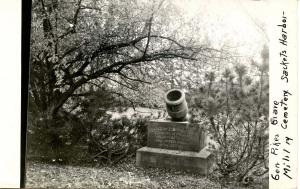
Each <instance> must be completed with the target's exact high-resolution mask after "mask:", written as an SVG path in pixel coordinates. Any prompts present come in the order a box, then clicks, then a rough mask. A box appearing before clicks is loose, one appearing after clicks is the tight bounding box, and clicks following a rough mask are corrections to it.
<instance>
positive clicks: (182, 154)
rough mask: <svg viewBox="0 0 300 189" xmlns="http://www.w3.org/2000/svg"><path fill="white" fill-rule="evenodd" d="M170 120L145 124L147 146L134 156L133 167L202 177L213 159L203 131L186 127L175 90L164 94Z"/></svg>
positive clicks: (182, 101) (180, 98)
mask: <svg viewBox="0 0 300 189" xmlns="http://www.w3.org/2000/svg"><path fill="white" fill-rule="evenodd" d="M165 101H166V108H167V112H168V115H169V116H170V119H159V120H152V121H149V122H148V123H147V146H146V147H143V148H140V149H138V150H137V152H136V164H137V165H138V166H146V167H166V168H176V169H181V170H186V171H192V172H197V173H200V174H203V175H206V174H207V173H209V172H210V168H211V165H212V163H213V155H212V153H211V152H210V151H209V150H208V146H207V144H206V143H207V140H206V134H205V131H204V130H203V129H202V127H201V126H200V125H199V124H195V123H190V122H189V120H188V119H189V118H188V106H187V102H186V100H185V94H184V93H183V92H182V91H181V90H178V89H172V90H170V91H168V92H167V93H166V97H165Z"/></svg>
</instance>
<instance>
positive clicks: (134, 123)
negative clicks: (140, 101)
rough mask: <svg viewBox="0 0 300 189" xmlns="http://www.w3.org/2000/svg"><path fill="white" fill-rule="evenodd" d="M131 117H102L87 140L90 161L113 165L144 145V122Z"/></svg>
mask: <svg viewBox="0 0 300 189" xmlns="http://www.w3.org/2000/svg"><path fill="white" fill-rule="evenodd" d="M148 119H149V117H146V118H143V117H141V116H138V115H133V116H132V117H131V118H127V117H125V116H124V117H122V118H120V119H116V120H111V119H110V116H106V117H103V118H102V120H101V124H99V126H98V127H96V128H94V129H93V130H92V131H91V134H90V137H89V139H88V145H89V153H90V157H89V159H90V160H93V161H97V162H100V163H109V164H114V163H117V162H119V161H120V160H122V159H123V158H126V157H127V156H131V155H134V154H135V151H136V150H137V149H138V148H140V147H142V146H144V145H146V121H147V120H148Z"/></svg>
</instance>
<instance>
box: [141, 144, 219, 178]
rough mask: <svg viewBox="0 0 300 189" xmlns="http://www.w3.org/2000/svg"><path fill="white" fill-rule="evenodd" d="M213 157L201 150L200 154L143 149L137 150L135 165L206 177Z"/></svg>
mask: <svg viewBox="0 0 300 189" xmlns="http://www.w3.org/2000/svg"><path fill="white" fill-rule="evenodd" d="M212 163H213V156H212V154H211V153H210V152H209V151H208V150H207V148H203V149H202V150H201V151H200V152H192V151H179V150H168V149H160V148H150V147H143V148H140V149H139V150H137V153H136V164H137V166H144V167H165V168H176V169H179V170H186V171H190V172H195V173H199V174H203V175H207V174H208V173H209V172H210V171H211V170H210V168H211V165H212Z"/></svg>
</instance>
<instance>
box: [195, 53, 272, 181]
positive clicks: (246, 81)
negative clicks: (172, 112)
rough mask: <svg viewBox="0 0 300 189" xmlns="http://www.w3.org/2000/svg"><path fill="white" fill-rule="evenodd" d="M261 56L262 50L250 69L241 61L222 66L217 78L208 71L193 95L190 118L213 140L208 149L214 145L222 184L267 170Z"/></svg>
mask: <svg viewBox="0 0 300 189" xmlns="http://www.w3.org/2000/svg"><path fill="white" fill-rule="evenodd" d="M265 56H266V53H262V60H263V61H262V62H263V63H261V64H257V63H255V64H253V66H254V68H255V67H256V70H255V69H253V67H252V68H251V69H252V72H249V70H248V69H249V68H247V67H246V66H245V64H237V65H236V66H234V68H233V69H228V68H227V69H225V70H224V72H223V74H222V75H221V76H220V77H219V78H216V77H215V74H214V73H213V72H208V73H207V74H206V78H207V85H206V86H205V87H203V88H202V89H201V90H200V92H198V93H197V94H195V95H194V97H193V105H192V118H193V121H196V122H202V125H207V130H208V131H209V133H210V135H211V136H212V137H213V139H214V140H216V142H217V145H215V146H212V149H216V148H218V149H217V150H216V152H217V169H218V172H219V174H220V177H219V179H220V181H221V183H223V184H226V183H227V182H228V181H230V180H236V181H238V182H242V181H244V179H245V178H246V179H248V180H249V178H251V176H253V175H262V174H265V173H267V172H268V136H267V131H268V99H269V97H268V96H269V93H268V90H269V86H268V82H267V80H268V75H267V74H268V70H267V65H266V63H267V62H266V61H264V60H265V59H266V58H268V57H265ZM253 62H254V61H253ZM231 70H234V72H232V71H231ZM256 74H257V75H256ZM250 180H251V179H250Z"/></svg>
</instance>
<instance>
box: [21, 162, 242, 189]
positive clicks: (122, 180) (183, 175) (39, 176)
mask: <svg viewBox="0 0 300 189" xmlns="http://www.w3.org/2000/svg"><path fill="white" fill-rule="evenodd" d="M26 172H27V173H26V188H150V189H151V188H153V189H154V188H161V189H162V188H182V189H190V188H199V189H216V188H221V187H220V185H219V184H217V183H216V182H213V181H211V180H210V179H209V178H207V177H204V176H201V175H197V174H191V173H187V172H182V171H178V170H172V169H157V168H141V167H136V166H135V162H134V160H133V159H132V160H130V161H126V162H123V163H120V164H118V165H114V166H98V167H91V166H89V167H88V166H86V167H83V166H66V165H59V164H48V163H40V162H33V161H29V162H28V163H27V170H26ZM234 188H237V187H234ZM241 188H243V187H241Z"/></svg>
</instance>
